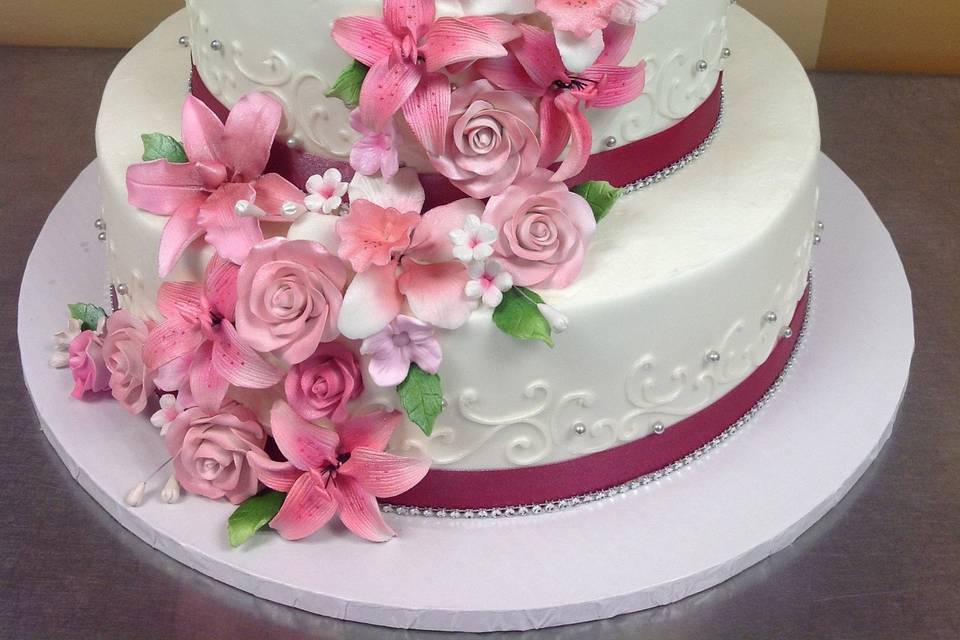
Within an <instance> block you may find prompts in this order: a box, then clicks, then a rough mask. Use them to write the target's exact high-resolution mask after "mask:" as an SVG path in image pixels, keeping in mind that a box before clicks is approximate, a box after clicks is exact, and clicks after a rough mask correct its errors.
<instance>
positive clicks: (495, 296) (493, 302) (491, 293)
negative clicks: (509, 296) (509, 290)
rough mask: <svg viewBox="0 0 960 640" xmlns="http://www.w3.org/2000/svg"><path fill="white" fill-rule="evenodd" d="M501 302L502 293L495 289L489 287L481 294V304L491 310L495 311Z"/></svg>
mask: <svg viewBox="0 0 960 640" xmlns="http://www.w3.org/2000/svg"><path fill="white" fill-rule="evenodd" d="M501 302H503V292H502V291H500V289H497V288H496V287H489V288H488V289H487V291H486V292H485V293H484V294H483V304H485V305H487V306H488V307H490V308H492V309H496V308H497V307H499V306H500V303H501Z"/></svg>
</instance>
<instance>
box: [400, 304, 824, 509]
mask: <svg viewBox="0 0 960 640" xmlns="http://www.w3.org/2000/svg"><path fill="white" fill-rule="evenodd" d="M809 304H810V287H809V286H808V287H807V290H806V291H805V293H804V295H803V298H802V299H801V300H800V302H799V304H798V305H797V308H796V311H795V312H794V316H793V318H792V319H791V321H790V324H789V325H788V327H787V329H786V331H785V332H784V333H783V334H782V335H781V336H780V338H779V339H778V341H777V343H776V345H775V346H774V348H773V351H772V352H771V354H770V355H769V356H768V357H767V359H766V361H764V363H763V364H762V365H760V367H759V368H757V369H756V371H754V372H753V373H752V374H751V375H749V376H748V377H747V378H746V379H745V380H744V381H743V382H741V383H740V384H739V385H737V386H736V387H734V388H733V389H732V390H731V391H729V392H728V393H727V394H725V395H724V396H723V397H721V398H720V399H719V400H717V401H715V402H713V403H712V404H710V405H709V406H707V407H706V408H704V409H702V410H701V411H699V412H697V413H695V414H693V415H691V416H689V417H687V418H685V419H684V420H682V421H680V422H679V423H677V424H675V425H673V426H671V427H670V428H667V429H664V430H663V431H662V433H659V434H657V433H654V434H653V435H650V436H647V437H644V438H640V439H639V440H634V441H633V442H629V443H627V444H623V445H621V446H619V447H615V448H612V449H607V450H605V451H600V452H598V453H593V454H590V455H586V456H583V457H580V458H574V459H572V460H567V461H564V462H558V463H554V464H547V465H540V466H535V467H520V468H511V469H493V470H481V471H453V470H446V469H437V468H434V469H431V470H430V471H429V472H428V473H427V475H426V477H425V478H424V479H423V480H421V481H420V483H419V484H418V485H416V486H415V487H414V488H413V489H411V490H409V491H407V492H406V493H404V494H402V495H400V496H397V497H396V498H392V499H390V500H389V501H388V502H389V503H390V504H391V505H394V507H393V508H391V511H400V510H401V509H402V511H401V512H402V513H410V508H411V507H413V508H417V509H418V510H420V511H421V512H422V511H423V510H425V509H429V510H432V511H436V510H452V511H475V510H489V509H505V508H513V507H523V506H527V505H542V504H550V503H554V504H555V503H556V502H557V501H560V500H566V499H570V498H575V497H577V496H583V495H588V494H592V493H596V492H602V491H605V490H609V489H611V488H613V487H618V486H624V485H626V484H627V483H629V482H630V481H631V480H636V479H638V478H642V477H644V476H646V475H648V474H652V473H655V472H657V471H661V470H663V469H666V468H669V467H670V465H673V464H675V463H677V462H678V461H680V460H682V459H684V458H685V457H686V456H689V455H692V454H694V452H696V451H698V450H701V449H702V448H704V447H706V446H708V444H709V443H711V442H713V441H715V440H716V439H717V438H719V437H721V436H722V435H723V434H724V432H726V431H727V430H728V429H729V428H730V427H731V426H732V425H734V424H736V423H737V421H738V420H740V419H742V418H743V417H744V416H747V415H749V413H750V411H751V410H752V409H753V408H754V407H757V406H758V405H759V404H760V403H761V402H762V401H763V399H764V398H765V397H766V396H767V394H768V393H770V390H771V388H773V387H774V385H775V383H776V381H777V380H778V379H779V378H780V376H781V375H782V374H783V372H784V371H785V369H786V367H787V365H788V363H789V362H790V359H791V358H792V357H793V354H794V351H795V348H796V346H797V345H798V343H799V339H798V337H799V336H800V335H801V332H802V330H803V328H804V324H805V321H806V318H807V310H808V307H809Z"/></svg>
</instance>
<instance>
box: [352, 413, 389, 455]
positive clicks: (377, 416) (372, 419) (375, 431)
mask: <svg viewBox="0 0 960 640" xmlns="http://www.w3.org/2000/svg"><path fill="white" fill-rule="evenodd" d="M402 420H403V414H402V413H400V412H399V411H374V412H373V413H368V414H366V415H362V416H356V417H354V418H350V419H349V420H347V421H346V422H343V423H341V424H338V425H337V433H338V434H340V449H341V450H343V451H353V450H355V449H359V448H360V447H363V448H365V449H371V450H373V451H383V450H384V449H386V448H387V443H389V442H390V438H391V437H392V436H393V432H394V431H395V430H396V428H397V427H398V426H400V422H401V421H402Z"/></svg>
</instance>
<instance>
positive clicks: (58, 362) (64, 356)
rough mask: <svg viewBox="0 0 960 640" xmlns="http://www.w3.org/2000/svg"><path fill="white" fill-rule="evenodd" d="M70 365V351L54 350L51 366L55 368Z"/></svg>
mask: <svg viewBox="0 0 960 640" xmlns="http://www.w3.org/2000/svg"><path fill="white" fill-rule="evenodd" d="M69 366H70V353H69V352H68V351H60V350H59V349H58V350H57V351H54V352H53V355H51V356H50V367H51V368H53V369H66V368H67V367H69Z"/></svg>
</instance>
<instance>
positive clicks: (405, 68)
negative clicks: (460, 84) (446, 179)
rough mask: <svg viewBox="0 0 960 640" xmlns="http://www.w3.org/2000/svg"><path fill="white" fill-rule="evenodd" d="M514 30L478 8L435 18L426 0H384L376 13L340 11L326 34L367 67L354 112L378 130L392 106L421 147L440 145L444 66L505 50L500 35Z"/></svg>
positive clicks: (505, 38) (445, 100) (446, 109)
mask: <svg viewBox="0 0 960 640" xmlns="http://www.w3.org/2000/svg"><path fill="white" fill-rule="evenodd" d="M518 35H519V32H518V31H517V30H516V29H515V28H514V27H512V26H511V25H509V24H507V23H505V22H503V21H501V20H498V19H495V18H490V17H486V16H482V17H464V18H460V19H456V18H439V19H438V18H437V17H436V7H435V4H434V0H384V3H383V18H382V19H378V18H370V17H347V18H340V19H339V20H337V21H336V22H335V23H334V25H333V39H334V40H335V41H336V42H337V44H339V45H340V47H341V48H342V49H343V50H344V51H346V52H347V53H348V54H350V55H351V56H352V57H353V58H354V59H356V60H358V61H360V62H362V63H363V64H365V65H367V66H368V67H370V71H369V73H368V74H367V77H366V80H365V81H364V83H363V88H362V89H361V93H360V118H361V120H362V122H363V125H364V126H365V127H366V128H368V129H370V130H372V131H374V132H380V131H384V130H385V128H386V127H387V126H388V122H389V121H390V120H391V119H392V118H393V116H394V114H396V113H397V112H398V111H399V112H401V113H402V114H403V117H404V119H405V120H406V122H407V124H408V125H409V126H410V129H411V131H412V132H413V134H414V135H415V136H416V138H417V140H419V141H420V143H421V144H422V145H423V147H424V148H425V149H427V151H429V152H430V153H432V154H435V155H436V154H439V153H440V152H441V151H442V145H443V140H444V132H445V131H446V126H447V118H448V114H449V113H450V96H451V93H452V92H451V87H450V81H449V80H448V79H447V76H445V75H444V74H443V73H440V72H441V71H442V70H443V69H445V68H448V67H451V66H452V67H455V68H458V69H459V68H462V67H463V66H465V65H469V64H470V63H473V62H475V61H477V60H481V59H484V58H492V57H502V56H506V55H507V50H506V49H505V48H504V47H503V44H504V43H505V42H509V41H510V40H512V39H513V38H516V37H517V36H518Z"/></svg>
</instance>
